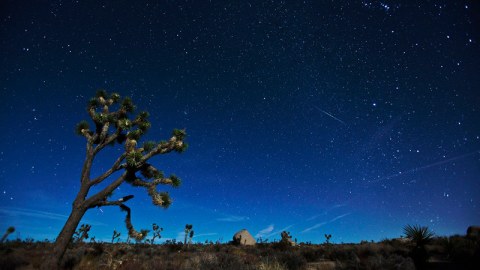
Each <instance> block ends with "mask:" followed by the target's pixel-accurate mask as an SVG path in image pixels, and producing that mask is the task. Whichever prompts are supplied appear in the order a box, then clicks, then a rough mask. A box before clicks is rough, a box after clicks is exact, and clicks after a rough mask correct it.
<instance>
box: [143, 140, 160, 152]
mask: <svg viewBox="0 0 480 270" xmlns="http://www.w3.org/2000/svg"><path fill="white" fill-rule="evenodd" d="M156 145H157V144H156V143H155V142H154V141H147V142H144V143H143V146H142V148H143V151H144V152H150V151H152V149H153V148H155V146H156Z"/></svg>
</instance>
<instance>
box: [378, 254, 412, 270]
mask: <svg viewBox="0 0 480 270" xmlns="http://www.w3.org/2000/svg"><path fill="white" fill-rule="evenodd" d="M382 269H396V270H415V264H414V263H413V260H412V258H410V257H403V256H400V255H397V254H392V255H391V256H388V257H387V258H386V259H385V260H384V262H383V264H382Z"/></svg>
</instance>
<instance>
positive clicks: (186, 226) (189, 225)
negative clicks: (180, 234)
mask: <svg viewBox="0 0 480 270" xmlns="http://www.w3.org/2000/svg"><path fill="white" fill-rule="evenodd" d="M192 228H193V225H192V224H187V225H185V240H184V241H183V244H184V245H186V244H187V238H188V234H189V233H190V232H191V231H192ZM192 237H193V234H192Z"/></svg>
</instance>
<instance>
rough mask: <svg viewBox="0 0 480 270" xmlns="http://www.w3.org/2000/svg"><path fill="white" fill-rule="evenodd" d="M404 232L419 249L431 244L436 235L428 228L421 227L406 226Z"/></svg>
mask: <svg viewBox="0 0 480 270" xmlns="http://www.w3.org/2000/svg"><path fill="white" fill-rule="evenodd" d="M403 232H404V233H405V236H406V237H407V238H409V239H410V240H412V242H414V243H415V245H416V246H417V247H423V246H425V245H426V244H428V243H430V242H431V241H432V239H433V237H434V236H435V233H434V232H433V231H432V230H430V229H429V228H428V227H427V226H420V225H413V226H412V225H406V226H405V227H404V228H403Z"/></svg>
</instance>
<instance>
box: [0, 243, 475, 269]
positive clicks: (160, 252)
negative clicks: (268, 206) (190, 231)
mask: <svg viewBox="0 0 480 270" xmlns="http://www.w3.org/2000/svg"><path fill="white" fill-rule="evenodd" d="M52 245H53V244H51V243H48V242H33V241H10V242H6V243H3V244H1V245H0V269H4V270H7V269H37V268H39V267H40V265H41V264H42V262H43V260H44V259H45V257H46V256H47V255H48V252H49V251H51V249H52ZM416 248H417V245H416V244H415V243H414V242H412V241H410V240H407V239H404V238H403V239H393V240H384V241H382V242H379V243H373V242H362V243H360V244H322V245H312V244H303V243H302V244H299V245H296V246H290V245H288V244H286V243H282V242H277V243H258V244H256V245H255V246H238V245H233V244H213V243H206V244H190V245H185V244H183V243H178V242H168V243H165V244H159V245H156V244H153V245H152V244H145V243H142V244H126V243H115V244H111V243H98V242H97V243H82V242H80V243H75V244H71V246H70V248H69V249H68V250H67V252H66V254H65V257H64V259H63V262H62V267H63V268H64V269H135V270H139V269H172V270H178V269H232V270H235V269H275V270H281V269H312V270H313V269H480V253H479V241H478V240H476V239H469V238H467V237H464V236H451V237H436V238H433V239H432V240H431V241H430V242H429V244H427V245H426V246H425V253H422V254H421V256H423V257H421V258H420V260H419V255H418V254H417V253H418V251H417V249H416ZM423 259H424V261H423V262H422V260H423Z"/></svg>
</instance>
